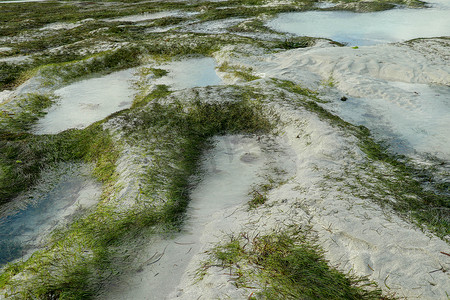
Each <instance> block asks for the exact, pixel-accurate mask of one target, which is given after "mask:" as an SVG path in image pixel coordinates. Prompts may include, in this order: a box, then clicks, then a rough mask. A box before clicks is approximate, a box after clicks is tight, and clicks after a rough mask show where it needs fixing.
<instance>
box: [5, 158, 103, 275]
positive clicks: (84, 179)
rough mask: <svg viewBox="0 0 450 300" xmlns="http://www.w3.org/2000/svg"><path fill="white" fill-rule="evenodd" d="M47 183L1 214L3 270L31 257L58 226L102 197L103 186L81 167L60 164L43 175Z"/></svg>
mask: <svg viewBox="0 0 450 300" xmlns="http://www.w3.org/2000/svg"><path fill="white" fill-rule="evenodd" d="M43 176H44V177H47V178H45V179H44V182H41V183H40V184H38V185H37V186H36V187H35V188H34V190H32V191H30V192H28V193H27V194H26V195H22V196H19V197H18V198H17V199H16V200H14V201H13V202H12V203H10V205H7V206H8V207H6V208H5V207H2V211H1V212H0V266H2V265H4V264H6V263H8V262H11V261H13V260H15V259H18V258H21V257H24V258H26V257H27V256H29V255H30V254H31V253H32V252H33V251H35V250H37V249H38V248H40V247H42V241H43V240H44V239H45V237H46V236H47V235H48V234H49V233H50V232H51V231H52V230H53V229H55V228H56V227H57V226H60V225H62V224H65V223H66V222H67V221H68V220H69V219H70V218H71V217H72V216H73V215H74V214H76V213H77V212H79V211H81V210H83V209H86V208H89V207H91V206H92V205H94V204H95V203H97V200H98V199H99V197H100V194H101V185H100V184H99V183H97V182H95V181H94V180H93V179H91V178H90V176H89V168H88V167H86V166H84V165H81V164H61V165H60V166H59V169H58V170H51V171H47V172H44V174H43Z"/></svg>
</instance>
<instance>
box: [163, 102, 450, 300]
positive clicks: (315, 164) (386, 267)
mask: <svg viewBox="0 0 450 300" xmlns="http://www.w3.org/2000/svg"><path fill="white" fill-rule="evenodd" d="M275 108H276V110H277V112H278V113H280V114H281V117H282V118H281V121H282V122H287V124H289V125H288V126H286V127H283V128H282V130H283V132H284V133H285V134H284V135H283V140H282V141H281V144H287V145H288V147H289V151H290V158H289V159H290V160H291V162H293V164H291V166H292V165H294V167H293V168H292V167H291V168H292V169H291V170H290V171H289V174H294V176H293V178H292V179H291V180H289V182H288V183H286V184H285V185H283V186H281V187H280V188H277V189H275V190H273V191H271V193H270V197H269V199H270V200H269V203H268V204H269V205H267V206H265V207H262V208H260V209H258V210H257V211H256V212H248V211H247V210H246V207H245V206H242V207H241V208H240V209H239V208H236V211H235V212H234V213H233V215H232V219H231V220H230V219H229V218H226V215H225V214H223V213H220V212H219V213H218V215H216V216H215V220H214V221H212V222H210V223H209V224H208V225H207V226H205V228H206V229H205V231H204V234H203V236H202V238H201V241H202V242H203V244H204V246H203V248H202V249H201V251H199V253H198V254H197V255H196V256H195V257H194V258H193V260H192V261H191V263H190V265H189V267H188V269H187V271H186V272H185V274H184V276H183V280H182V282H181V284H180V285H179V287H178V291H177V292H175V293H173V294H171V296H170V297H169V298H170V299H175V298H176V299H216V298H221V299H224V298H230V299H246V298H247V297H248V296H249V295H250V293H251V292H252V291H253V290H247V289H237V288H236V287H235V286H234V285H233V284H232V276H230V275H229V274H228V273H227V272H225V271H224V270H222V269H221V268H219V267H213V268H211V269H210V270H209V271H208V274H207V276H206V277H205V279H204V280H202V281H200V282H198V283H195V284H194V277H195V276H194V275H193V274H194V273H195V271H196V269H197V268H198V267H199V266H200V262H201V261H202V260H205V259H206V258H207V257H206V256H205V255H204V253H203V252H204V251H205V250H207V249H209V248H210V247H211V243H212V244H214V243H216V242H219V241H223V240H224V239H226V236H227V234H229V233H235V234H237V233H239V232H241V231H245V232H250V233H256V232H265V231H267V230H271V229H275V228H284V227H285V226H287V225H289V224H295V225H296V226H302V225H306V224H309V225H311V226H313V228H314V229H315V230H316V231H317V232H318V234H319V241H320V243H321V245H322V246H323V247H324V249H325V250H326V251H327V253H326V257H327V259H329V260H330V262H331V264H332V265H334V266H337V267H338V268H339V269H341V270H343V271H346V272H348V271H351V272H352V273H354V274H357V275H367V276H369V278H370V279H372V280H374V281H376V282H378V284H379V285H380V287H381V288H383V289H384V290H385V291H386V292H395V293H396V295H397V296H400V297H408V298H411V299H414V298H420V299H445V297H446V294H445V292H450V291H449V287H450V278H449V275H448V274H445V273H444V272H442V271H437V272H433V271H435V270H439V269H440V268H441V267H444V268H448V267H449V259H448V257H446V256H445V255H443V254H441V253H440V251H446V250H447V249H448V244H446V243H445V242H443V241H442V240H440V239H438V238H436V237H432V235H426V234H424V233H423V232H421V231H420V230H418V229H416V228H414V226H412V225H410V224H408V223H406V222H405V221H403V220H400V219H399V218H398V217H396V216H395V215H394V214H392V213H391V212H390V211H389V210H388V209H387V210H383V209H381V208H380V207H379V206H378V205H376V204H374V203H372V202H370V201H369V200H364V199H360V198H358V197H355V196H353V195H352V193H351V192H350V191H347V190H346V188H345V186H343V184H339V183H336V182H334V181H333V180H329V179H328V178H327V177H326V175H330V174H335V175H337V176H347V177H348V178H347V180H349V181H353V180H355V179H356V178H360V177H369V175H368V174H364V173H365V172H363V171H361V170H358V169H357V165H358V162H360V161H362V160H363V159H364V155H363V154H362V153H361V152H360V150H359V148H358V147H357V146H356V141H355V140H354V139H353V138H351V137H345V135H344V134H342V133H340V132H337V131H336V130H335V128H332V127H330V126H329V125H327V124H325V123H324V122H322V121H319V120H318V119H317V118H316V117H315V116H313V115H311V114H309V113H304V112H300V111H295V110H294V109H292V108H289V107H288V108H282V107H275ZM299 133H300V134H301V138H297V136H298V135H299ZM346 168H350V169H352V171H353V172H355V173H354V174H351V175H348V174H344V173H343V170H344V169H346ZM380 169H383V167H380ZM361 189H362V190H363V189H364V188H363V187H361ZM221 232H223V233H222V234H221ZM430 272H433V273H430Z"/></svg>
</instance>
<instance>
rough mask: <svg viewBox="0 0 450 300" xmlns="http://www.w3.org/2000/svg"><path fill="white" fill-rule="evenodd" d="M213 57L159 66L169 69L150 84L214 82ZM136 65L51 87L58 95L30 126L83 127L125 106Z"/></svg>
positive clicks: (47, 129)
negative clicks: (35, 122)
mask: <svg viewBox="0 0 450 300" xmlns="http://www.w3.org/2000/svg"><path fill="white" fill-rule="evenodd" d="M215 67H216V62H215V60H214V59H213V58H209V57H201V58H189V59H185V60H180V61H173V62H170V63H167V64H165V65H162V66H159V68H163V69H165V70H167V71H168V72H169V73H168V74H167V75H166V76H164V77H162V78H159V79H154V80H151V81H152V83H153V84H166V85H170V86H171V89H172V90H178V89H185V88H192V87H203V86H208V85H218V84H221V83H222V80H221V79H220V78H219V77H218V76H217V74H216V71H215ZM136 71H137V69H135V68H133V69H128V70H123V71H119V72H115V73H112V74H109V75H106V76H103V77H99V78H91V79H86V80H82V81H79V82H75V83H73V84H70V85H68V86H65V87H63V88H60V89H58V90H56V91H55V94H56V95H57V96H59V97H60V101H59V103H58V104H57V105H54V106H53V107H52V108H50V110H49V111H48V113H47V115H45V117H43V118H42V119H40V120H39V121H38V122H37V124H36V125H35V126H34V128H33V133H35V134H55V133H59V132H62V131H64V130H67V129H70V128H80V129H81V128H85V127H87V126H89V125H90V124H92V123H94V122H96V121H100V120H102V119H104V118H106V117H107V116H109V115H110V114H112V113H114V112H116V111H119V110H121V109H126V108H129V107H130V106H131V104H132V102H133V98H134V94H135V90H134V89H133V81H135V80H137V76H135V75H134V74H135V73H136Z"/></svg>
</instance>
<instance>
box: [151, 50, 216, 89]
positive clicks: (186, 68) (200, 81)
mask: <svg viewBox="0 0 450 300" xmlns="http://www.w3.org/2000/svg"><path fill="white" fill-rule="evenodd" d="M158 68H161V69H164V70H166V71H168V72H169V73H168V74H167V75H166V76H164V77H161V78H159V79H157V80H155V83H156V84H167V85H170V86H171V87H172V89H173V90H182V89H186V88H193V87H204V86H209V85H220V84H223V82H222V79H221V78H220V77H219V76H217V73H216V61H215V60H214V58H211V57H198V58H189V59H185V60H180V61H172V62H170V63H167V64H164V65H161V66H159V67H158Z"/></svg>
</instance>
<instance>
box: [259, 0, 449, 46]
mask: <svg viewBox="0 0 450 300" xmlns="http://www.w3.org/2000/svg"><path fill="white" fill-rule="evenodd" d="M449 16H450V1H446V0H435V1H433V3H432V7H431V8H426V9H407V8H397V9H392V10H387V11H381V12H371V13H353V12H348V11H309V12H296V13H285V14H280V15H279V16H278V17H277V18H275V19H273V20H272V21H270V22H268V26H269V27H270V28H272V29H275V30H278V31H283V32H289V33H293V34H296V35H300V36H312V37H323V38H329V39H332V40H334V41H338V42H341V43H348V44H349V45H351V46H355V45H357V46H366V45H376V44H383V43H391V42H399V41H405V40H410V39H414V38H419V37H423V38H424V37H437V36H448V35H450V17H449Z"/></svg>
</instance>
